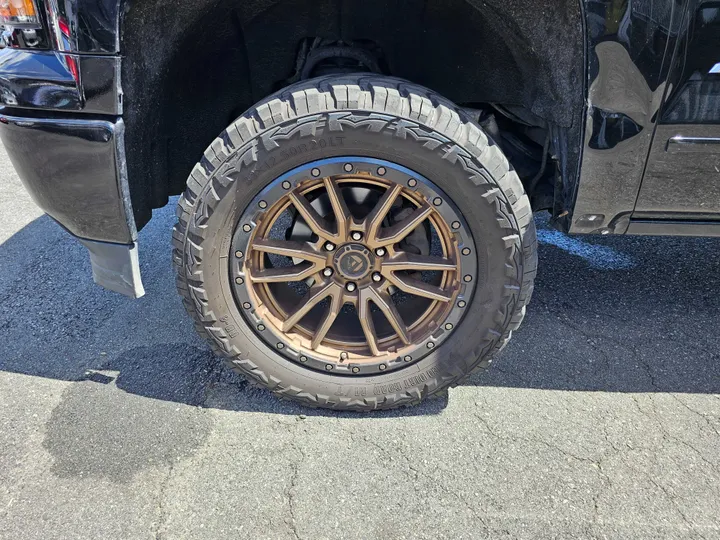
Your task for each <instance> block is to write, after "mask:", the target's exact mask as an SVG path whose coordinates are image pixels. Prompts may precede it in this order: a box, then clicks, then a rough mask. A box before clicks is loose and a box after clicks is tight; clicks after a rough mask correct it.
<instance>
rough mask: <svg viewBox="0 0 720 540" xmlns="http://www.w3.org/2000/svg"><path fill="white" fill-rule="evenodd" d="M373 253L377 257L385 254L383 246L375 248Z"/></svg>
mask: <svg viewBox="0 0 720 540" xmlns="http://www.w3.org/2000/svg"><path fill="white" fill-rule="evenodd" d="M375 255H377V256H378V257H384V256H385V248H377V249H376V250H375Z"/></svg>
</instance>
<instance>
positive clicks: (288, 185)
mask: <svg viewBox="0 0 720 540" xmlns="http://www.w3.org/2000/svg"><path fill="white" fill-rule="evenodd" d="M282 187H283V189H290V188H291V187H292V185H291V184H290V182H288V181H287V180H285V181H284V182H283V183H282Z"/></svg>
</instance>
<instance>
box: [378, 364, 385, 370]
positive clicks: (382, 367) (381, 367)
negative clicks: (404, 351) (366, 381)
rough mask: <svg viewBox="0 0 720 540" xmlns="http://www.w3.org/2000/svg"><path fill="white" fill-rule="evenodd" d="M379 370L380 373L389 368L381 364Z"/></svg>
mask: <svg viewBox="0 0 720 540" xmlns="http://www.w3.org/2000/svg"><path fill="white" fill-rule="evenodd" d="M378 369H380V371H385V370H386V369H387V366H386V365H385V364H380V365H379V366H378Z"/></svg>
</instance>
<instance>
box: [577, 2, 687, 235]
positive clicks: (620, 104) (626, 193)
mask: <svg viewBox="0 0 720 540" xmlns="http://www.w3.org/2000/svg"><path fill="white" fill-rule="evenodd" d="M687 2H688V0H657V1H653V0H585V10H586V11H585V13H586V24H587V38H588V42H587V47H588V94H587V115H586V126H585V139H584V148H583V157H582V162H581V168H580V180H579V182H578V184H577V186H578V188H577V192H576V199H575V204H574V208H573V209H572V214H571V215H572V222H571V223H570V227H569V229H570V231H571V232H577V233H590V232H606V233H608V232H610V233H623V232H625V229H626V228H627V225H628V223H629V218H630V215H631V214H632V212H633V210H634V207H635V200H636V198H637V194H638V191H639V189H640V184H641V182H642V175H643V169H644V165H645V160H646V158H647V155H648V151H649V149H650V144H651V142H652V138H653V131H654V129H655V124H656V122H657V113H658V110H659V108H660V106H661V104H662V101H663V97H664V94H665V88H666V84H667V77H668V73H669V71H670V61H669V59H670V57H671V56H672V54H673V51H674V50H675V45H676V43H677V39H678V35H679V33H680V32H681V29H682V22H683V18H684V15H685V13H686V11H687Z"/></svg>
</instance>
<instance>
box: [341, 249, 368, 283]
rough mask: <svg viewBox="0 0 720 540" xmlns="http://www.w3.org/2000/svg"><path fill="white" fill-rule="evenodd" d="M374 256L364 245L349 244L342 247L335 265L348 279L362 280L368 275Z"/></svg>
mask: <svg viewBox="0 0 720 540" xmlns="http://www.w3.org/2000/svg"><path fill="white" fill-rule="evenodd" d="M371 257H372V254H371V253H370V250H369V249H367V248H366V247H365V246H363V245H362V244H348V245H346V246H343V247H341V248H340V249H339V250H338V251H337V253H335V257H333V263H334V265H335V269H336V270H337V271H338V272H339V273H340V274H341V275H342V276H343V277H345V278H347V279H360V278H363V277H365V276H366V275H368V273H369V272H370V267H371V265H372V259H371Z"/></svg>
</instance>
